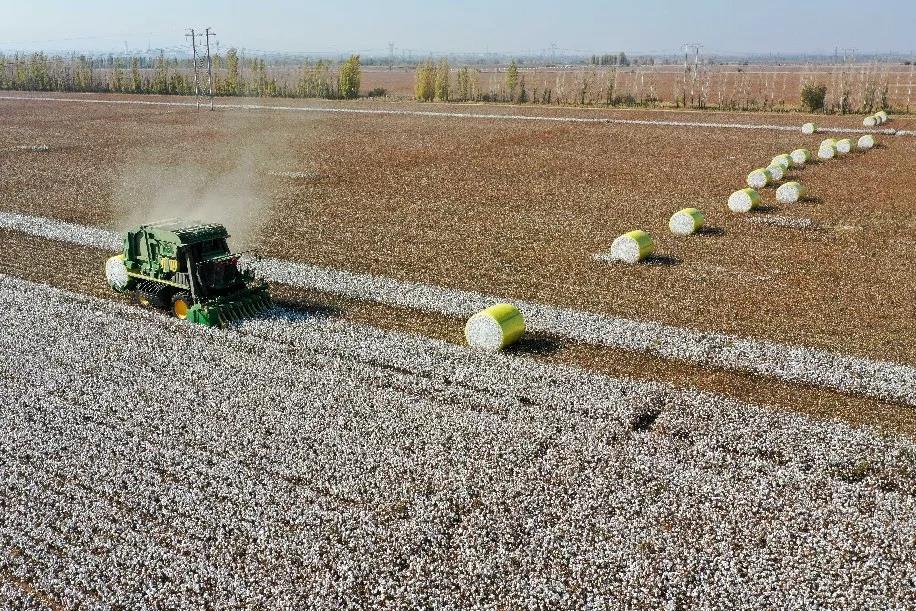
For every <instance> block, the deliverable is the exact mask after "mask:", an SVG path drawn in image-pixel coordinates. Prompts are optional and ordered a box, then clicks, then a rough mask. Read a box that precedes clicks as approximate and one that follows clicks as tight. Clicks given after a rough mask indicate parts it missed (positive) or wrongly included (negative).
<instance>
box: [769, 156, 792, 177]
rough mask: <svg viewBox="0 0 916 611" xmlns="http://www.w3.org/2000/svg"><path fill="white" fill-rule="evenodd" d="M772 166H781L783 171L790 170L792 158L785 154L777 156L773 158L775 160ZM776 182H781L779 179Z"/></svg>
mask: <svg viewBox="0 0 916 611" xmlns="http://www.w3.org/2000/svg"><path fill="white" fill-rule="evenodd" d="M770 165H780V166H782V169H783V170H788V169H789V168H791V167H792V156H791V155H789V153H783V154H782V155H776V156H775V157H773V160H772V161H770ZM776 180H779V179H778V178H777V179H776Z"/></svg>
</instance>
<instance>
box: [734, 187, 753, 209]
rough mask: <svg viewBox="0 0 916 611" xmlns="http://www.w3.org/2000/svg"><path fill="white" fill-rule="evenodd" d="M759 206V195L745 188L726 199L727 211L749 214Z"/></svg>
mask: <svg viewBox="0 0 916 611" xmlns="http://www.w3.org/2000/svg"><path fill="white" fill-rule="evenodd" d="M759 205H760V194H759V193H757V191H755V190H754V189H751V188H747V189H741V190H740V191H735V192H734V193H732V194H731V195H730V196H729V197H728V209H729V210H731V211H732V212H750V211H751V210H754V209H755V208H757V206H759Z"/></svg>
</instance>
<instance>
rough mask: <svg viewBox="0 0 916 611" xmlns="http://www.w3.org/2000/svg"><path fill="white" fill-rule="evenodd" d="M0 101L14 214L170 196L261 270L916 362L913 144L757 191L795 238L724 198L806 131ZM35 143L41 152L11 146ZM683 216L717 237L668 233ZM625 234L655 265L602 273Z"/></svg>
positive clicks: (125, 217) (8, 205) (812, 144)
mask: <svg viewBox="0 0 916 611" xmlns="http://www.w3.org/2000/svg"><path fill="white" fill-rule="evenodd" d="M0 104H2V108H3V110H4V112H3V114H2V119H0V121H2V126H3V128H4V131H3V141H2V142H0V147H3V148H5V149H7V150H6V151H4V152H3V153H0V154H2V155H3V157H2V159H3V175H2V178H0V197H2V198H3V202H4V209H6V210H13V211H21V212H27V213H29V214H35V215H42V216H50V217H55V218H61V219H64V220H69V221H76V222H80V223H89V224H100V225H107V226H114V227H117V226H120V225H124V224H126V223H127V222H132V221H133V220H136V218H135V217H132V212H131V211H132V210H134V209H136V208H138V207H141V208H142V207H145V208H146V209H150V208H152V211H153V212H155V213H159V214H160V215H162V214H171V213H181V212H182V211H183V210H184V204H183V203H180V204H178V205H177V206H176V205H174V202H184V201H188V200H190V199H194V198H195V197H196V198H199V199H200V198H202V199H203V200H204V201H205V204H204V205H203V207H202V208H200V209H197V210H194V209H193V208H192V211H193V212H196V213H204V215H207V214H220V213H222V215H224V216H225V215H226V214H227V213H228V214H230V215H231V216H232V217H233V221H232V222H230V225H235V230H236V233H237V234H239V236H240V237H242V238H243V239H244V240H245V241H246V242H247V243H248V244H249V245H250V246H252V247H255V248H257V249H258V250H259V251H261V252H263V253H264V254H267V255H271V256H282V257H285V258H291V259H298V260H302V261H306V262H311V263H320V264H324V265H329V266H334V267H342V268H347V269H353V270H357V271H364V272H371V273H376V274H382V275H386V276H392V277H396V278H400V279H410V280H416V281H421V282H425V283H430V284H435V285H441V286H446V287H453V288H460V289H466V290H474V291H480V292H484V293H489V294H497V295H506V296H509V297H513V298H526V299H532V300H539V301H542V302H546V303H550V304H555V305H559V306H565V307H574V308H582V309H586V310H590V311H596V312H601V313H608V314H613V315H620V316H626V317H633V318H638V319H643V320H656V321H661V322H667V323H673V324H678V325H686V326H690V327H696V328H701V329H709V330H717V331H722V332H726V333H732V334H738V335H750V336H753V337H759V338H765V339H769V340H774V341H780V342H788V343H798V344H803V345H807V346H813V347H821V348H826V349H831V350H837V351H841V352H848V353H852V354H858V355H863V356H868V357H871V358H875V359H889V360H897V361H903V362H908V363H914V362H916V348H914V344H913V342H911V341H910V339H909V338H911V337H913V336H914V331H916V328H914V327H916V323H914V320H913V318H912V316H910V311H909V310H910V307H909V305H910V303H911V301H912V292H911V290H909V289H908V288H907V287H910V286H911V285H912V283H911V280H910V276H911V269H912V267H913V265H914V263H916V252H914V249H913V247H912V246H913V243H914V240H916V224H914V223H913V221H912V218H911V215H910V213H909V203H908V193H909V191H910V189H911V187H912V176H913V174H914V170H916V161H914V156H913V154H912V153H913V150H914V147H916V140H914V139H912V138H904V137H897V138H893V137H882V138H879V142H880V143H881V145H880V147H879V148H878V149H876V150H873V151H870V152H869V153H867V154H863V155H858V154H857V155H851V156H849V157H847V158H844V159H837V160H833V161H831V162H828V163H822V164H811V165H809V167H807V168H804V169H802V170H799V171H797V172H796V173H795V175H796V176H797V177H798V178H799V179H800V180H802V181H803V182H804V183H805V184H806V185H807V187H808V189H809V191H810V193H811V194H812V196H813V200H812V201H809V202H805V203H801V204H797V205H792V206H788V207H781V206H777V205H776V204H775V199H774V197H773V191H772V190H771V189H767V190H766V191H765V192H764V194H763V196H764V199H765V201H766V203H767V204H768V206H770V207H771V208H772V209H771V210H770V211H768V212H764V213H763V214H778V215H781V216H789V217H796V218H808V219H811V220H813V221H814V222H815V223H816V224H817V227H818V228H817V229H814V230H792V229H787V228H782V227H774V226H767V225H756V224H750V223H747V222H746V220H745V219H744V218H741V217H739V216H733V215H731V214H729V213H728V212H727V210H726V208H725V199H726V198H727V196H728V194H729V193H730V192H731V191H732V190H734V189H737V188H740V187H742V186H743V181H744V176H745V175H746V174H747V172H748V171H749V170H751V169H753V168H754V167H758V166H760V165H761V164H765V163H766V162H767V161H768V160H769V159H770V158H771V157H772V156H773V155H775V154H777V153H779V152H783V151H786V150H790V149H792V148H796V147H799V146H806V147H808V148H816V146H817V143H818V142H819V141H820V139H821V138H820V136H817V135H815V136H809V137H806V136H802V135H801V134H800V133H799V134H794V133H781V132H771V131H767V130H760V131H746V132H745V131H730V130H715V129H683V128H672V127H649V126H629V125H603V124H555V123H540V122H520V121H518V122H516V121H497V120H480V119H460V118H447V119H443V118H439V117H416V116H371V115H370V116H359V115H325V114H310V113H301V114H300V113H289V112H285V113H283V112H278V113H269V112H260V111H250V112H231V111H225V112H222V111H221V112H217V113H214V114H208V113H201V114H196V113H194V112H189V111H188V110H187V109H185V108H176V109H170V108H144V107H132V106H84V105H64V104H56V105H53V106H50V107H49V105H48V104H45V103H41V102H33V103H24V102H9V101H0ZM719 118H720V119H721V120H723V121H727V120H733V118H732V117H731V116H729V115H724V116H721V117H719ZM738 118H740V119H741V120H742V121H744V122H748V121H750V120H751V118H749V117H747V116H745V115H739V116H738ZM760 118H764V117H763V116H762V117H760ZM37 142H42V143H46V144H48V145H49V146H50V147H51V149H50V150H49V151H47V152H31V151H13V150H9V147H13V146H17V145H21V144H32V143H37ZM150 142H154V143H155V145H154V146H150V145H149V144H150ZM179 160H181V166H180V167H179V163H178V161H179ZM188 168H190V169H188ZM271 171H274V172H278V171H279V172H289V171H299V172H312V173H314V174H315V175H316V176H317V178H298V179H297V178H283V177H274V176H270V175H269V172H271ZM685 206H696V207H698V208H700V209H702V210H704V211H705V212H706V213H707V217H708V221H709V224H710V225H711V226H712V227H713V228H714V229H715V231H714V232H711V233H710V234H707V235H702V236H697V237H693V238H688V239H683V238H675V237H673V236H671V235H670V234H668V233H667V230H666V225H667V220H668V217H669V216H670V214H671V213H673V212H674V211H676V210H678V209H680V208H683V207H685ZM246 217H247V218H246ZM637 227H639V228H644V229H646V230H648V231H650V232H651V233H653V234H654V235H655V236H656V237H657V241H658V252H659V254H660V255H662V256H663V257H665V258H664V259H660V260H659V261H658V262H657V264H654V265H640V266H636V267H632V268H629V267H625V266H620V265H613V264H605V263H600V262H597V261H595V260H594V259H593V255H595V254H596V253H599V252H602V251H605V250H607V249H608V247H609V246H610V243H611V241H612V240H613V238H614V237H615V236H616V235H618V234H619V233H621V232H624V231H627V230H629V229H632V228H637ZM888 287H898V288H897V289H896V290H890V289H889V288H888Z"/></svg>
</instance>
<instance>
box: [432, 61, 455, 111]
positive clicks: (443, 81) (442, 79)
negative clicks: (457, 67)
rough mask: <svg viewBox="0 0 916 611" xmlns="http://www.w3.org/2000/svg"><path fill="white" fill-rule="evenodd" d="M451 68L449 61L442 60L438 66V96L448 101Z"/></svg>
mask: <svg viewBox="0 0 916 611" xmlns="http://www.w3.org/2000/svg"><path fill="white" fill-rule="evenodd" d="M450 80H451V76H450V68H449V65H448V61H446V60H442V62H440V63H439V66H438V67H437V68H436V85H435V87H436V98H438V99H439V100H441V101H443V102H448V99H449V88H450Z"/></svg>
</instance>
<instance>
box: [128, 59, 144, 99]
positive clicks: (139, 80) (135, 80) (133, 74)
mask: <svg viewBox="0 0 916 611" xmlns="http://www.w3.org/2000/svg"><path fill="white" fill-rule="evenodd" d="M130 91H131V93H140V92H141V91H143V77H142V76H140V60H139V59H137V58H136V57H132V58H131V59H130Z"/></svg>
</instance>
